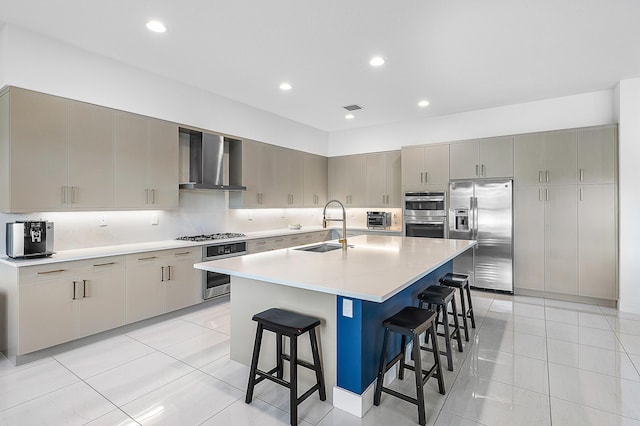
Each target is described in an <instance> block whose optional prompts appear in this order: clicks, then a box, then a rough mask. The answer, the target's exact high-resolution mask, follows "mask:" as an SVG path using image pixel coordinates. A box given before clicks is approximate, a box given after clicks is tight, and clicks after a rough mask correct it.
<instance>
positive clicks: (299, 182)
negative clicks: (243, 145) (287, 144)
mask: <svg viewBox="0 0 640 426" xmlns="http://www.w3.org/2000/svg"><path fill="white" fill-rule="evenodd" d="M272 149H273V150H274V156H275V158H274V161H275V168H274V188H273V190H274V191H273V192H274V205H275V206H278V207H302V204H303V203H302V201H303V200H302V194H303V190H304V158H303V155H302V151H296V150H293V149H287V148H280V147H273V148H272Z"/></svg>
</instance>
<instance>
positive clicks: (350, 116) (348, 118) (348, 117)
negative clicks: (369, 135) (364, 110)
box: [344, 114, 356, 120]
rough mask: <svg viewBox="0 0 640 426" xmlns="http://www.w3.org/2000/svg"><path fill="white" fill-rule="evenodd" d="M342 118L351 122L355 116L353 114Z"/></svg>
mask: <svg viewBox="0 0 640 426" xmlns="http://www.w3.org/2000/svg"><path fill="white" fill-rule="evenodd" d="M344 118H346V119H347V120H353V119H354V118H356V116H355V115H353V114H347V115H345V116H344Z"/></svg>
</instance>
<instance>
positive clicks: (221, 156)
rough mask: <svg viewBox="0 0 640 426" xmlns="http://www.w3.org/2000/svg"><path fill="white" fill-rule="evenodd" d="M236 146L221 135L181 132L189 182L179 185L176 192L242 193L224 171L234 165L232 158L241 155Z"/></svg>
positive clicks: (244, 188) (229, 174) (237, 142)
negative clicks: (193, 190) (216, 191)
mask: <svg viewBox="0 0 640 426" xmlns="http://www.w3.org/2000/svg"><path fill="white" fill-rule="evenodd" d="M187 140H188V143H187ZM240 143H241V142H240V141H239V140H235V139H231V138H226V137H224V136H221V135H215V134H212V133H202V132H197V131H193V130H188V129H182V128H181V129H180V144H181V148H184V145H188V150H189V182H187V183H181V184H180V189H213V190H221V191H244V190H246V189H247V188H246V187H245V186H242V185H241V184H239V183H236V182H229V176H234V175H233V174H231V173H229V170H227V169H226V168H225V165H227V166H228V165H229V164H237V158H235V157H237V156H239V155H242V154H241V151H240Z"/></svg>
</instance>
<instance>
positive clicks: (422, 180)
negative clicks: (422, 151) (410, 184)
mask: <svg viewBox="0 0 640 426" xmlns="http://www.w3.org/2000/svg"><path fill="white" fill-rule="evenodd" d="M420 183H424V172H420Z"/></svg>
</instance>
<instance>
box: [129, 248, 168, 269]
mask: <svg viewBox="0 0 640 426" xmlns="http://www.w3.org/2000/svg"><path fill="white" fill-rule="evenodd" d="M166 255H167V250H159V251H146V252H143V253H134V254H128V255H127V259H126V263H127V266H134V265H142V264H147V263H159V262H161V261H162V258H163V257H165V256H166Z"/></svg>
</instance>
